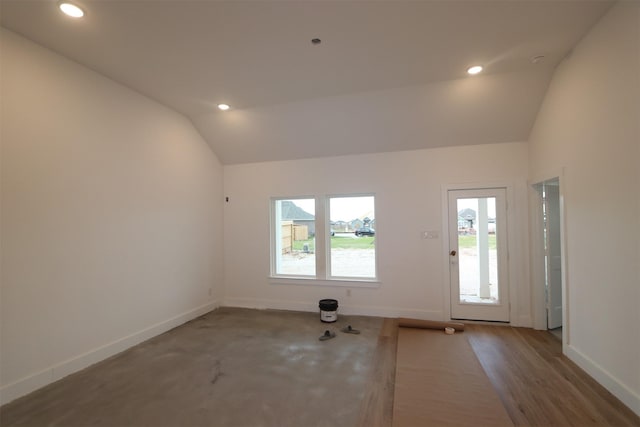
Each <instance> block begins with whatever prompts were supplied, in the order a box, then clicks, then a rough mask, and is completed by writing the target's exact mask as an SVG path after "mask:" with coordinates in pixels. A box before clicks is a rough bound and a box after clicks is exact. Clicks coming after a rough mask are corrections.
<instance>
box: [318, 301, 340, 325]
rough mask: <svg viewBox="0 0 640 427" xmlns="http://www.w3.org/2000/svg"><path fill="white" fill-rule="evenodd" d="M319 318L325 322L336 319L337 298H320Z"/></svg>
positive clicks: (331, 321)
mask: <svg viewBox="0 0 640 427" xmlns="http://www.w3.org/2000/svg"><path fill="white" fill-rule="evenodd" d="M319 306H320V320H321V321H322V322H325V323H333V322H335V321H336V320H338V300H335V299H321V300H320V304H319Z"/></svg>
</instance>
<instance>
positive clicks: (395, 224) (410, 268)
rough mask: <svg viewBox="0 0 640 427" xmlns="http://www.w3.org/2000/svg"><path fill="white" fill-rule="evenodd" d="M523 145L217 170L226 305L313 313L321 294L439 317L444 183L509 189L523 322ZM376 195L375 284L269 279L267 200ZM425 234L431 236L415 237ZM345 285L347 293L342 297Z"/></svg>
mask: <svg viewBox="0 0 640 427" xmlns="http://www.w3.org/2000/svg"><path fill="white" fill-rule="evenodd" d="M526 174H527V146H526V144H524V143H508V144H490V145H480V146H467V147H457V148H438V149H431V150H419V151H406V152H396V153H384V154H370V155H356V156H344V157H334V158H322V159H312V160H295V161H284V162H267V163H254V164H244V165H232V166H229V165H227V166H225V168H224V177H225V178H224V187H225V196H228V197H229V203H225V286H226V293H225V304H227V305H233V306H247V307H267V308H282V309H299V310H309V311H316V310H317V309H318V307H317V304H318V300H319V299H321V298H336V299H338V300H339V304H340V309H339V311H340V312H343V313H361V314H368V315H383V316H413V317H419V318H425V319H444V318H446V317H447V315H448V309H449V308H448V304H447V303H446V300H447V293H446V292H445V290H446V289H448V288H447V286H448V269H447V265H448V264H447V263H448V255H447V253H448V250H447V248H446V247H445V246H444V245H443V244H444V243H446V238H445V236H446V234H447V233H446V232H445V230H444V229H443V217H442V216H443V207H442V192H443V186H445V185H449V184H460V183H478V184H483V183H501V184H506V185H510V186H512V190H513V194H514V197H513V200H512V201H511V202H512V205H511V208H512V209H511V216H510V218H509V219H510V221H511V224H510V228H512V229H513V236H512V237H513V238H514V239H515V241H517V243H518V244H517V245H514V247H512V248H510V249H511V250H512V252H511V264H510V273H511V274H512V280H511V282H512V285H513V289H514V295H512V296H513V307H514V310H515V313H516V318H512V320H513V323H514V324H523V325H526V326H530V309H529V306H530V299H529V290H528V289H529V288H528V283H527V282H528V280H527V274H528V270H527V268H528V252H527V239H528V237H527V198H526ZM349 193H375V195H376V230H377V235H376V241H377V251H378V260H379V265H378V272H379V276H380V281H381V283H380V284H379V286H378V287H377V288H359V287H357V286H356V285H353V286H351V287H350V288H345V287H337V286H326V285H325V286H318V285H315V286H309V285H283V284H278V283H279V281H277V280H276V281H270V280H269V278H268V276H269V262H270V261H269V256H270V255H269V200H270V198H271V197H274V196H285V197H289V196H297V195H320V196H322V195H337V194H349ZM425 230H438V231H439V232H440V238H439V239H434V240H423V239H422V236H421V233H422V231H425ZM347 289H351V290H352V296H351V297H347V296H346V291H347Z"/></svg>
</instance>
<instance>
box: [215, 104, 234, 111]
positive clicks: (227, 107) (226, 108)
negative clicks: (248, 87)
mask: <svg viewBox="0 0 640 427" xmlns="http://www.w3.org/2000/svg"><path fill="white" fill-rule="evenodd" d="M218 108H219V109H221V110H222V111H227V110H228V109H229V108H231V107H230V106H229V105H227V104H218Z"/></svg>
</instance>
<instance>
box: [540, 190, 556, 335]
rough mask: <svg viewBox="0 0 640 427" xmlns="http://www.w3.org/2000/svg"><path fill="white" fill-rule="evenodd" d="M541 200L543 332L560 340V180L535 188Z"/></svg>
mask: <svg viewBox="0 0 640 427" xmlns="http://www.w3.org/2000/svg"><path fill="white" fill-rule="evenodd" d="M536 190H537V191H538V194H539V197H540V199H541V202H542V203H541V204H540V207H541V209H540V210H539V212H538V215H540V216H541V225H542V227H541V231H542V236H541V237H542V246H541V249H542V252H543V256H542V260H543V264H544V275H543V277H544V293H545V310H546V329H547V330H549V331H550V332H552V333H553V334H554V335H555V336H556V337H558V338H560V339H562V327H563V308H562V307H563V302H562V301H563V291H562V239H561V236H562V234H561V215H560V180H559V179H558V178H553V179H549V180H547V181H543V182H541V183H539V184H537V185H536Z"/></svg>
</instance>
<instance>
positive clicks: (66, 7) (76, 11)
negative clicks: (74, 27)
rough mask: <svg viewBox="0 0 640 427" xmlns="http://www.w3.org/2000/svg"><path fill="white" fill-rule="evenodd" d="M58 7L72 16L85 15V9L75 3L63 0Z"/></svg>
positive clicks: (80, 16)
mask: <svg viewBox="0 0 640 427" xmlns="http://www.w3.org/2000/svg"><path fill="white" fill-rule="evenodd" d="M58 7H59V8H60V10H61V11H62V12H63V13H64V14H65V15H67V16H70V17H72V18H82V17H83V16H84V11H83V10H82V9H80V7H79V6H76V5H75V4H73V3H67V2H63V3H60V5H59V6H58Z"/></svg>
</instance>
